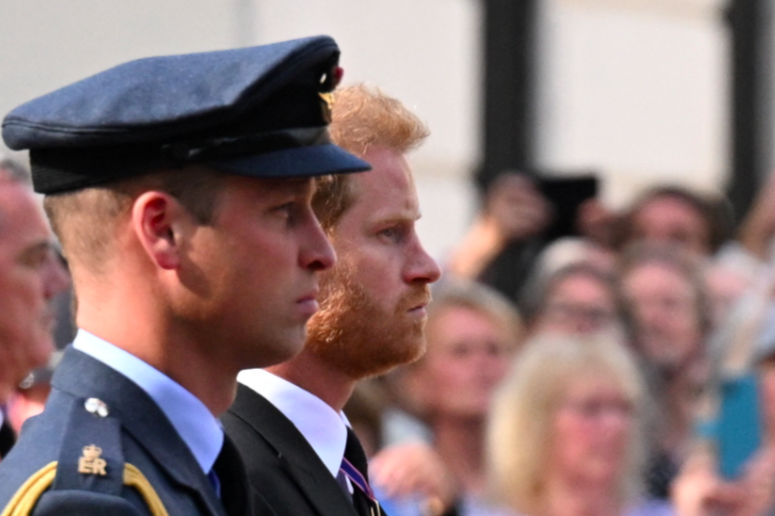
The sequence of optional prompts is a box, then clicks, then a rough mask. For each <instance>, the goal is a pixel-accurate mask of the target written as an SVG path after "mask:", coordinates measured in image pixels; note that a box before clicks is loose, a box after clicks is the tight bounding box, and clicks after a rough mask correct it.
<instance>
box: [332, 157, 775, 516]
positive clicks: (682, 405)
mask: <svg viewBox="0 0 775 516" xmlns="http://www.w3.org/2000/svg"><path fill="white" fill-rule="evenodd" d="M562 208H563V207H562V206H559V207H558V206H557V205H556V204H553V201H552V199H550V198H548V197H547V196H546V195H545V194H544V192H542V189H541V185H540V182H539V181H538V180H536V179H534V178H532V177H531V176H529V175H526V174H519V173H511V172H509V173H504V174H503V175H502V176H501V177H499V178H497V179H496V180H495V181H493V182H492V183H491V185H490V187H489V189H488V190H487V191H486V193H485V194H484V196H483V203H482V207H481V210H480V212H479V214H478V215H477V217H476V219H475V220H474V222H473V223H472V225H471V227H470V229H469V232H468V233H467V235H466V236H465V237H464V238H463V240H462V241H461V242H460V244H459V246H458V247H457V249H456V250H455V251H454V252H453V253H451V255H450V256H449V257H448V259H447V261H446V267H445V274H444V277H443V278H442V281H441V282H440V283H439V284H438V286H437V287H436V288H435V290H434V301H433V303H432V305H431V310H430V311H429V320H428V326H427V353H426V355H425V356H424V357H423V358H422V359H420V361H418V362H417V363H415V364H412V365H410V366H406V367H403V368H399V369H397V370H395V371H393V372H392V373H390V374H389V375H387V376H386V377H383V378H378V379H372V380H369V381H367V382H364V383H363V384H361V385H360V386H359V388H358V390H357V391H356V395H355V396H354V398H353V400H352V401H351V403H350V405H349V406H348V408H347V409H346V412H347V413H348V416H349V417H350V418H351V420H352V421H353V422H354V423H353V424H354V427H355V428H356V430H357V431H358V432H360V434H361V435H362V436H363V437H362V440H363V441H364V442H368V443H370V453H372V457H373V458H372V462H371V466H370V469H371V474H372V481H373V483H376V484H377V486H378V488H379V489H381V490H382V491H383V494H384V496H385V497H386V499H387V500H388V501H387V502H386V506H387V507H388V509H387V512H388V513H389V514H392V515H410V514H411V515H414V514H425V515H427V514H437V515H438V514H458V515H463V516H482V515H487V514H495V515H509V514H511V515H514V514H517V515H530V516H582V515H597V516H619V515H624V514H627V515H662V514H681V515H687V516H689V515H691V516H699V515H715V514H734V515H740V516H742V515H757V514H775V497H774V496H773V494H774V493H773V486H775V394H773V393H775V381H773V378H775V374H773V373H772V370H773V369H775V368H773V365H775V329H774V328H773V327H775V320H773V319H772V316H773V315H775V311H773V309H772V308H773V307H775V303H773V295H772V294H773V287H775V283H773V277H774V276H773V273H772V269H773V265H772V264H773V261H772V258H771V255H770V253H771V244H772V241H773V236H775V179H773V180H771V181H770V183H769V184H768V185H766V186H765V187H764V188H763V189H762V191H761V193H760V195H759V197H758V199H757V200H756V201H755V203H754V205H753V208H752V209H751V210H750V212H749V213H747V214H744V216H743V217H741V219H742V220H741V222H740V223H739V224H738V226H737V228H738V229H736V230H735V229H734V228H733V216H732V212H731V208H730V205H729V203H728V201H727V200H725V199H723V198H720V197H714V196H711V195H708V194H704V193H700V192H695V191H692V190H690V189H688V188H685V187H679V186H675V185H655V186H654V187H653V188H651V189H650V190H648V191H645V192H643V193H642V194H641V195H640V196H639V197H638V198H637V199H636V200H635V201H634V202H633V203H632V204H631V205H630V206H629V207H627V209H625V210H623V211H621V212H613V211H610V210H607V209H606V208H605V207H604V206H603V205H602V203H601V202H600V201H599V200H598V199H596V198H594V197H591V198H589V199H586V200H584V201H583V202H581V203H579V205H578V209H577V211H576V213H575V221H574V225H573V228H572V231H567V232H566V234H561V235H556V234H552V233H553V232H552V230H551V228H552V225H553V221H554V218H556V217H557V215H558V213H559V211H561V210H562ZM751 379H753V382H754V385H756V384H758V385H759V387H758V388H756V387H754V389H753V390H751V389H748V390H746V386H747V385H749V383H747V382H749V380H751ZM730 407H731V408H730ZM745 422H748V423H750V422H753V423H752V424H749V425H748V426H745V425H744V426H742V427H740V425H741V424H744V423H745ZM759 422H760V423H761V424H759ZM735 423H737V424H738V427H735ZM730 425H731V426H730ZM736 428H737V429H736ZM740 428H742V431H740V430H739V429H740ZM738 449H740V450H742V451H739V450H738ZM730 461H731V462H730ZM730 468H731V469H730Z"/></svg>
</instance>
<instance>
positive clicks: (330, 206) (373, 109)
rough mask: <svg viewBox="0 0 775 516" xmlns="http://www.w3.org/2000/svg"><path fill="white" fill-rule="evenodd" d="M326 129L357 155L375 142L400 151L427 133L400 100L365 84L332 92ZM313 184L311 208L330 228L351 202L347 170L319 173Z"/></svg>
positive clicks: (407, 150)
mask: <svg viewBox="0 0 775 516" xmlns="http://www.w3.org/2000/svg"><path fill="white" fill-rule="evenodd" d="M329 132H330V134H331V139H332V140H333V142H334V143H335V144H337V145H338V146H340V147H342V148H343V149H345V150H347V151H349V152H352V153H353V154H356V155H358V156H363V155H364V154H366V152H367V151H368V150H369V148H371V147H375V146H376V147H387V148H389V149H393V150H396V151H398V152H400V153H401V154H404V153H406V152H409V151H411V150H413V149H415V148H417V147H418V146H419V145H420V144H421V143H422V141H423V140H424V139H425V138H426V137H427V136H428V134H429V132H428V127H427V126H426V125H425V124H424V123H423V122H422V121H421V120H420V119H419V118H418V117H417V115H415V114H414V113H412V112H411V111H409V109H407V108H406V107H405V106H404V105H403V104H402V103H401V102H400V101H398V100H396V99H394V98H392V97H389V96H387V95H385V94H384V93H382V92H381V91H380V90H379V89H377V88H373V87H369V86H366V85H365V84H356V85H353V86H349V87H347V88H343V89H341V90H338V91H336V92H335V93H334V108H333V120H332V122H331V126H330V127H329ZM317 185H318V189H317V193H316V194H315V197H314V199H313V201H312V203H313V208H314V209H315V213H316V214H317V216H318V218H319V219H320V223H321V224H322V225H323V228H324V229H325V230H326V231H330V230H331V229H332V228H333V227H334V226H335V225H336V223H337V222H338V221H339V218H340V217H341V216H342V214H343V213H344V212H345V211H346V210H347V208H349V207H350V205H351V204H352V201H353V194H354V192H353V191H352V184H351V181H349V175H348V174H339V175H327V176H323V177H320V178H319V179H318V182H317Z"/></svg>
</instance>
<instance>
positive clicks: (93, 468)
mask: <svg viewBox="0 0 775 516" xmlns="http://www.w3.org/2000/svg"><path fill="white" fill-rule="evenodd" d="M101 454H102V448H99V447H97V446H95V445H93V444H92V445H90V446H84V447H83V457H81V458H80V459H78V473H83V474H84V475H101V476H105V475H107V473H106V472H105V467H106V466H107V465H108V463H107V462H106V461H105V459H101V458H100V455H101Z"/></svg>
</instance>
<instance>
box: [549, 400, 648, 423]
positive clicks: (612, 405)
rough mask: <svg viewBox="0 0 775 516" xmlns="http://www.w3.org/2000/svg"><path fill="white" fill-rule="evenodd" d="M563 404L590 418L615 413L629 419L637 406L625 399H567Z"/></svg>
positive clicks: (563, 406)
mask: <svg viewBox="0 0 775 516" xmlns="http://www.w3.org/2000/svg"><path fill="white" fill-rule="evenodd" d="M561 406H562V408H564V409H567V410H570V411H572V412H574V413H575V414H577V415H579V416H581V417H583V418H588V419H599V418H601V417H603V416H606V415H615V416H620V417H623V418H628V419H629V418H631V417H633V416H634V415H635V407H634V406H633V404H632V402H630V401H628V400H624V399H621V400H613V399H607V400H605V399H587V400H567V401H565V402H564V403H563V404H562V405H561Z"/></svg>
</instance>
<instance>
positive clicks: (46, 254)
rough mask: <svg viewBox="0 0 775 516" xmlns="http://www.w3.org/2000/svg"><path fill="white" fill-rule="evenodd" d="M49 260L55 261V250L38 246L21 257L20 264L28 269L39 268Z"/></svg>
mask: <svg viewBox="0 0 775 516" xmlns="http://www.w3.org/2000/svg"><path fill="white" fill-rule="evenodd" d="M49 258H52V259H53V250H51V249H50V248H49V247H48V246H45V247H42V246H38V247H34V248H32V249H29V250H27V252H25V253H23V254H22V255H21V256H20V257H19V263H21V264H22V265H24V266H26V267H32V268H37V267H42V266H43V265H44V264H45V263H46V262H47V261H48V260H49Z"/></svg>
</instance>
